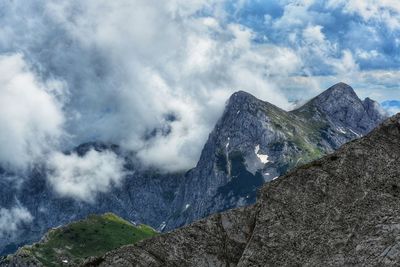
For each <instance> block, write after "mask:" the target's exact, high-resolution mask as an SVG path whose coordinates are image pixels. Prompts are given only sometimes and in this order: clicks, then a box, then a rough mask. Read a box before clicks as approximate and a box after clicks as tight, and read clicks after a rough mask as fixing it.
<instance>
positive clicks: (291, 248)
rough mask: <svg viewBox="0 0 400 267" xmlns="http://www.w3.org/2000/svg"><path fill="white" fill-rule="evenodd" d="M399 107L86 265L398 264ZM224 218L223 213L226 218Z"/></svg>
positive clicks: (399, 258) (399, 214) (399, 224)
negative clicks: (340, 142)
mask: <svg viewBox="0 0 400 267" xmlns="http://www.w3.org/2000/svg"><path fill="white" fill-rule="evenodd" d="M399 162H400V114H398V115H397V116H394V117H392V118H390V119H388V120H387V121H385V122H384V123H383V124H382V125H381V126H379V127H378V128H377V129H375V130H374V131H373V132H372V133H371V134H369V135H368V136H366V137H364V138H361V139H358V140H355V141H352V142H350V143H348V144H346V145H344V146H342V147H341V148H340V149H339V150H338V151H336V152H335V153H333V154H331V155H328V156H325V157H324V158H322V159H320V160H316V161H314V162H312V163H309V164H307V165H304V166H302V167H299V168H296V169H295V170H294V171H292V172H290V173H289V174H287V175H285V176H282V177H280V178H278V179H276V180H274V181H272V182H270V183H267V184H265V185H264V186H263V188H262V190H261V192H260V195H259V198H258V201H257V204H256V205H255V206H252V207H249V208H247V209H237V210H232V211H229V212H226V213H222V214H217V215H213V216H211V217H210V218H208V219H205V220H201V221H199V222H196V223H194V224H192V225H189V226H187V227H184V228H182V229H178V230H176V231H174V232H171V233H168V234H164V235H161V236H159V237H156V238H153V239H149V240H145V241H143V242H140V243H139V244H137V245H130V246H125V247H122V248H120V249H117V250H114V251H111V252H109V253H106V254H105V255H104V256H102V257H97V258H92V259H89V260H88V261H87V262H86V263H85V266H398V265H399V264H400V239H399V236H400V219H399V218H400V164H399ZM224 218H225V219H224Z"/></svg>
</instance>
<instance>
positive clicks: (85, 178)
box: [48, 150, 125, 202]
mask: <svg viewBox="0 0 400 267" xmlns="http://www.w3.org/2000/svg"><path fill="white" fill-rule="evenodd" d="M123 165H124V162H123V160H122V159H120V158H118V157H117V155H116V154H114V153H113V152H110V151H103V152H98V151H95V150H90V151H88V152H87V153H86V154H85V155H84V156H82V157H80V156H78V155H77V154H75V153H72V154H69V155H66V154H62V153H58V152H55V153H53V154H52V155H51V156H50V157H49V160H48V167H49V169H50V172H49V175H48V180H49V182H50V184H51V185H52V186H53V188H54V191H55V192H56V193H58V194H59V195H60V196H62V197H72V198H74V199H77V200H81V201H86V202H93V201H94V200H95V198H96V194H97V193H99V192H107V191H108V190H109V189H110V188H111V187H112V186H119V185H120V183H121V181H122V179H123V177H124V175H125V173H124V167H123Z"/></svg>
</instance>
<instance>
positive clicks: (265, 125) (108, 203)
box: [0, 83, 384, 255]
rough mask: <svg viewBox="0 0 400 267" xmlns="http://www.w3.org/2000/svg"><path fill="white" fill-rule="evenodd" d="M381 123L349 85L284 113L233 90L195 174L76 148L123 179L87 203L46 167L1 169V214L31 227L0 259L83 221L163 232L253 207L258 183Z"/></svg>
mask: <svg viewBox="0 0 400 267" xmlns="http://www.w3.org/2000/svg"><path fill="white" fill-rule="evenodd" d="M338 106H339V107H340V109H338ZM383 117H384V116H383V115H382V114H381V111H380V109H379V105H378V104H376V102H373V101H372V100H368V99H367V100H364V101H362V100H360V99H359V98H358V97H357V95H356V94H355V92H354V91H353V89H352V88H351V87H350V86H347V85H344V84H341V83H340V84H337V85H334V86H332V87H331V88H329V89H328V90H327V91H325V92H323V93H322V94H321V95H319V96H317V97H315V98H314V99H312V100H310V101H309V102H308V103H306V104H305V105H304V106H303V107H300V108H299V109H296V110H293V111H290V112H287V111H284V110H282V109H280V108H278V107H276V106H274V105H272V104H270V103H268V102H264V101H261V100H259V99H257V98H255V97H254V96H252V95H250V94H248V93H246V92H243V91H239V92H236V93H234V94H233V95H232V96H231V97H230V99H229V100H228V101H227V104H226V107H225V110H224V113H223V114H222V116H221V118H220V119H219V121H218V122H217V124H216V126H215V128H214V130H213V131H212V132H211V133H210V135H209V138H208V140H207V142H206V144H205V146H204V148H203V151H202V153H201V156H200V159H199V161H198V163H197V165H196V167H194V168H193V169H191V170H188V171H187V172H181V173H162V172H160V171H158V170H156V169H149V168H147V167H145V166H143V164H141V162H140V161H139V160H138V159H137V157H136V156H135V153H134V152H127V151H124V150H123V149H122V148H120V147H118V146H116V145H113V144H105V143H101V142H92V143H87V144H82V145H80V146H78V147H77V148H76V149H74V150H73V151H72V152H76V153H77V154H78V155H79V156H84V155H86V153H88V152H89V151H91V150H96V151H100V152H101V151H109V152H111V153H114V154H116V155H118V157H119V158H121V159H123V160H124V162H125V166H124V167H125V171H126V173H127V174H126V177H125V178H124V179H123V181H122V183H121V186H119V187H113V188H111V189H110V191H109V192H101V193H99V194H98V195H97V197H96V201H95V202H93V203H91V202H82V201H79V200H75V199H73V198H68V197H61V196H59V195H58V194H57V193H55V192H54V190H53V189H52V187H51V185H50V184H49V183H48V179H47V170H46V168H45V163H44V164H43V166H37V167H36V168H35V169H33V170H32V171H31V172H30V173H27V174H23V175H22V177H21V179H10V178H9V177H13V176H15V175H16V174H13V173H7V172H6V171H4V170H3V171H2V172H0V177H1V178H0V185H1V186H0V207H3V208H6V209H11V208H12V207H15V206H22V207H25V208H26V209H27V210H28V211H29V212H30V214H31V215H32V218H33V221H32V222H31V223H25V224H21V225H19V231H17V232H15V233H13V234H8V235H5V236H3V237H2V238H1V240H0V255H4V254H9V253H12V252H14V251H15V250H16V249H17V248H18V247H20V246H21V245H24V244H28V243H33V242H36V241H37V240H39V239H40V237H41V236H42V235H43V234H44V233H45V232H46V231H47V230H48V229H49V228H52V227H55V226H58V225H65V224H68V223H70V222H72V221H75V220H79V219H82V218H85V217H86V216H88V215H89V214H103V213H105V212H113V213H115V214H117V215H118V216H121V217H122V218H126V219H128V220H129V221H136V222H141V223H144V224H147V225H150V226H151V227H153V228H155V229H157V230H159V231H168V230H171V229H176V228H177V227H180V226H183V225H186V224H188V223H191V222H193V221H195V220H198V219H200V218H204V217H206V216H208V215H210V214H213V213H216V212H220V211H224V210H227V209H230V208H235V207H240V206H247V205H251V204H253V203H254V202H255V200H256V195H257V189H258V188H259V187H261V186H262V185H263V184H264V182H266V181H272V180H273V179H274V178H276V177H278V176H281V175H283V174H285V173H287V171H289V170H291V169H293V168H295V167H297V166H300V165H303V164H306V163H308V162H310V161H311V160H314V159H316V158H320V157H321V156H323V155H325V154H327V153H331V152H333V151H334V150H336V149H338V148H339V147H340V146H341V145H342V144H344V143H346V142H348V141H350V140H353V139H355V138H358V137H359V136H361V135H365V134H366V133H368V132H369V131H370V130H371V129H372V128H373V127H374V126H376V125H377V124H378V123H379V122H380V121H381V120H382V119H383ZM66 153H71V151H69V152H66Z"/></svg>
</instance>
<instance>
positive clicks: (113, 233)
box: [0, 213, 157, 266]
mask: <svg viewBox="0 0 400 267" xmlns="http://www.w3.org/2000/svg"><path fill="white" fill-rule="evenodd" d="M156 234H157V232H156V231H154V230H153V229H152V228H150V227H148V226H145V225H137V226H136V225H133V224H131V223H130V222H127V221H125V220H123V219H121V218H120V217H118V216H116V215H115V214H112V213H107V214H103V215H90V216H89V217H87V218H86V219H84V220H81V221H77V222H74V223H71V224H68V225H66V226H63V227H58V228H55V229H52V230H50V231H49V232H48V233H47V234H46V235H45V236H44V237H43V238H42V240H41V241H40V242H38V243H35V244H33V245H32V246H24V247H22V248H20V249H19V250H18V251H17V253H16V254H15V255H12V256H9V257H5V258H4V259H3V261H1V260H0V266H3V265H5V266H7V265H9V264H14V265H15V266H26V265H29V264H31V265H34V266H42V265H43V266H60V265H64V266H66V265H68V266H76V265H78V264H80V263H82V262H83V260H84V259H85V258H86V257H90V256H100V255H102V254H103V253H105V252H107V251H110V250H112V249H116V248H118V247H120V246H122V245H127V244H134V243H136V242H138V241H140V240H143V239H145V238H149V237H152V236H154V235H156Z"/></svg>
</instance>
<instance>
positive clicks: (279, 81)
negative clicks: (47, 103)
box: [0, 0, 400, 171]
mask: <svg viewBox="0 0 400 267" xmlns="http://www.w3.org/2000/svg"><path fill="white" fill-rule="evenodd" d="M350 2H351V1H350ZM356 2H357V1H354V3H349V4H346V3H347V2H345V1H339V0H335V1H333V0H332V1H329V2H323V1H311V0H304V1H268V3H267V2H266V1H251V0H246V1H243V0H240V1H217V0H192V1H187V0H186V1H183V0H173V1H162V2H160V1H156V0H146V1H145V0H135V1H130V0H121V1H106V0H100V1H99V0H97V1H94V0H88V1H76V0H72V1H68V2H63V3H62V2H60V1H52V0H49V1H43V0H42V1H41V0H39V1H35V3H31V2H26V1H22V0H14V1H9V2H4V3H1V4H0V8H1V10H2V16H1V17H0V23H1V24H2V25H3V27H2V28H1V29H0V53H14V52H15V51H20V53H21V54H23V57H24V59H25V60H26V61H27V62H28V63H29V66H31V69H30V73H31V74H32V75H35V76H38V77H41V79H42V80H44V81H48V80H51V79H57V80H59V81H63V83H65V85H66V87H67V88H68V90H69V91H68V92H69V93H68V94H65V93H63V94H60V95H59V96H58V97H56V98H55V103H56V104H57V103H58V106H61V104H62V111H63V114H61V115H60V117H64V118H65V119H64V120H65V123H64V125H65V127H64V128H65V132H64V134H65V135H67V136H69V137H70V139H68V141H69V142H68V144H71V146H73V145H78V144H79V143H82V142H86V141H93V140H102V141H108V142H113V143H118V144H119V145H121V146H122V147H124V148H128V149H132V150H135V151H137V152H138V156H139V157H140V159H141V160H143V161H144V162H145V163H147V164H149V165H154V166H156V167H160V168H162V169H165V170H168V171H175V170H182V169H187V168H190V167H193V166H194V165H195V163H196V161H197V160H198V158H199V154H200V151H201V148H202V146H203V145H204V143H205V141H206V139H207V136H208V133H209V132H210V131H211V129H212V127H213V126H214V124H215V122H216V121H217V119H218V117H219V116H220V114H221V113H222V109H223V107H224V103H225V101H226V99H227V98H228V97H229V95H230V94H232V93H233V92H235V91H237V90H245V91H248V92H250V93H253V94H255V95H256V96H257V97H259V98H262V99H263V100H266V101H270V102H272V103H274V104H276V105H278V106H280V107H282V108H285V109H289V108H290V107H291V104H290V102H289V100H294V99H298V98H308V97H311V96H313V95H315V94H316V93H318V92H320V91H321V90H322V89H325V88H327V87H329V86H330V85H332V84H333V83H336V82H338V81H340V80H344V81H346V82H348V83H350V84H353V85H355V86H354V87H355V88H360V89H359V91H360V92H361V93H362V95H365V94H367V93H371V94H372V95H378V96H379V99H378V100H384V99H396V98H398V97H397V96H396V91H395V90H393V89H389V83H390V84H396V81H398V78H396V76H390V77H391V79H389V78H386V79H385V81H387V83H385V84H382V83H380V82H379V79H375V78H367V77H372V76H374V77H376V76H377V75H375V74H374V75H372V73H378V72H384V71H387V72H394V70H396V69H397V68H398V67H399V66H400V58H399V56H398V55H397V54H398V53H396V51H398V49H399V45H400V39H399V38H398V37H397V36H398V34H397V33H398V29H397V27H396V26H395V22H391V23H389V22H390V21H391V20H389V19H386V17H377V16H378V15H377V14H376V12H372V13H371V14H368V12H369V11H368V8H369V7H367V8H364V7H363V6H357V3H356ZM367 2H368V5H374V6H375V5H377V4H376V3H375V2H374V1H367ZM380 3H381V5H380V7H379V8H383V10H384V12H383V13H385V14H386V13H387V14H389V15H390V14H394V13H393V12H397V11H396V7H394V6H393V5H392V4H393V2H392V1H390V0H388V1H383V2H380ZM372 10H375V7H372ZM386 11H387V12H386ZM365 12H367V13H365ZM385 16H386V15H385ZM392 18H393V19H394V20H395V19H396V18H395V17H393V16H392ZM377 22H379V23H377ZM381 22H382V23H381ZM386 22H388V23H386ZM378 24H379V25H378ZM49 25H52V26H51V27H49ZM377 25H378V26H377ZM390 25H392V26H390ZM388 33H390V34H388ZM367 80H369V81H370V82H371V84H370V85H368V84H367V82H366V81H367ZM389 80H390V81H389ZM397 84H398V83H397ZM374 86H375V87H376V88H378V89H374ZM396 88H397V89H396V90H398V87H396ZM385 94H390V97H385ZM397 94H398V93H397ZM51 95H52V94H50V96H51ZM372 95H371V96H372ZM53 98H54V97H53ZM57 101H58V102H57ZM60 103H61V104H60ZM53 113H54V112H53ZM53 113H52V112H49V114H53ZM55 114H57V113H55ZM59 125H62V122H60V123H59ZM56 128H58V129H59V128H60V127H56ZM60 135H61V134H60V133H57V134H54V135H52V136H53V138H52V139H60V137H59V136H60ZM29 140H30V139H29ZM46 140H47V139H46ZM39 143H40V142H39ZM64 143H65V142H64ZM43 150H46V149H42V150H38V151H40V152H41V153H42V152H43ZM22 151H23V149H22ZM19 154H23V153H19ZM37 154H40V153H37Z"/></svg>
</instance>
